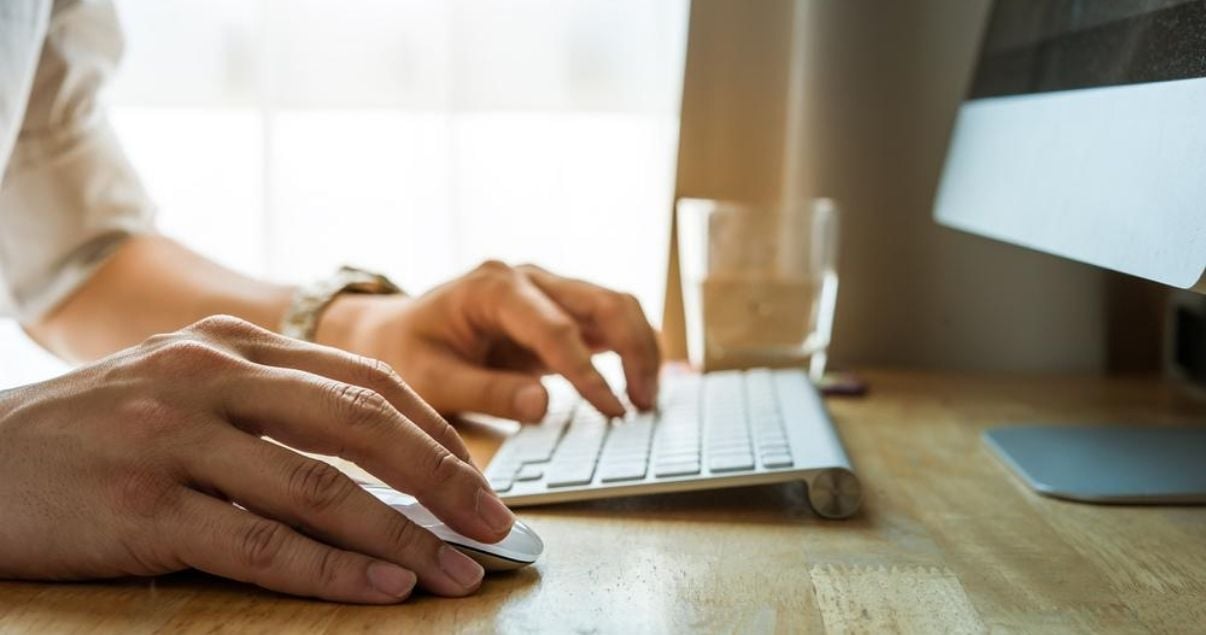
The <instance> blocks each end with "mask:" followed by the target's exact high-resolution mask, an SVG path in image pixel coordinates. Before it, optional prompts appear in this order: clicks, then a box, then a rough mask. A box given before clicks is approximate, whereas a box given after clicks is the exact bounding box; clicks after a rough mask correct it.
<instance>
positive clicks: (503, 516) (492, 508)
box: [477, 489, 515, 533]
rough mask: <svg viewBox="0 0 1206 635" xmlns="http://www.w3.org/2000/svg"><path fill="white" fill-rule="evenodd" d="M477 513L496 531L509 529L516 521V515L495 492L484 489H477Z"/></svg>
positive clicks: (500, 531)
mask: <svg viewBox="0 0 1206 635" xmlns="http://www.w3.org/2000/svg"><path fill="white" fill-rule="evenodd" d="M477 515H478V516H479V517H480V518H481V519H482V521H483V522H485V523H486V526H487V527H489V528H490V529H491V530H493V531H494V532H495V533H502V532H504V531H509V530H510V529H511V525H513V524H514V523H515V515H514V514H512V513H511V510H509V509H507V506H506V505H504V504H503V502H502V501H500V500H498V497H496V496H495V495H494V494H493V493H491V492H488V491H486V490H484V489H481V490H478V491H477Z"/></svg>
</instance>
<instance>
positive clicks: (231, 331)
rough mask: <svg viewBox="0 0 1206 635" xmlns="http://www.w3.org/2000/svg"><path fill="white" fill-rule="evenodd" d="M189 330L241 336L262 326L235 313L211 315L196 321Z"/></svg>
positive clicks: (224, 335) (220, 335) (217, 334)
mask: <svg viewBox="0 0 1206 635" xmlns="http://www.w3.org/2000/svg"><path fill="white" fill-rule="evenodd" d="M188 328H189V330H192V331H195V332H198V333H204V334H206V335H213V336H217V337H232V336H233V337H239V336H244V335H248V334H251V333H256V332H259V330H260V328H259V327H257V326H255V325H254V324H252V323H251V322H248V321H247V320H243V319H240V318H237V317H235V316H233V315H211V316H209V317H206V318H202V319H200V320H198V321H197V322H194V323H193V324H192V326H189V327H188Z"/></svg>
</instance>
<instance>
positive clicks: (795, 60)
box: [664, 0, 1160, 371]
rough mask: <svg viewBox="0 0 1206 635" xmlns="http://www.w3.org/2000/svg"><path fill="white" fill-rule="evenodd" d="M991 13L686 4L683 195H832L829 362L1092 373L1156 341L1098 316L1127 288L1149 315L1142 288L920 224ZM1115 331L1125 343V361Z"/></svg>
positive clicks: (818, 3) (969, 0)
mask: <svg viewBox="0 0 1206 635" xmlns="http://www.w3.org/2000/svg"><path fill="white" fill-rule="evenodd" d="M987 10H988V2H987V1H986V0H896V1H894V2H876V1H873V0H759V1H758V2H745V1H741V0H695V1H694V2H693V6H692V10H691V24H690V32H689V35H688V51H687V61H686V75H685V80H684V88H683V105H682V129H681V133H680V149H679V164H678V187H677V191H678V195H679V196H705V197H727V198H736V199H739V200H762V201H770V200H778V198H779V197H780V196H782V195H783V194H785V193H786V194H787V195H789V196H795V195H801V196H814V195H824V196H832V197H833V198H835V199H836V200H837V201H838V202H839V204H840V205H841V206H842V209H843V235H842V244H841V249H842V251H841V257H840V270H839V272H840V275H841V290H840V292H839V294H838V309H837V313H838V314H837V320H836V327H835V333H834V344H833V355H832V359H833V364H834V365H836V366H842V365H858V366H868V365H881V366H884V365H886V366H912V367H925V368H949V369H967V370H1005V371H1037V370H1042V371H1097V370H1104V369H1105V368H1106V366H1107V363H1109V364H1111V365H1112V366H1114V367H1122V368H1126V367H1128V362H1127V360H1132V362H1131V363H1130V366H1135V365H1136V363H1137V362H1134V360H1151V359H1156V358H1155V357H1154V355H1155V354H1156V353H1155V351H1158V347H1159V334H1158V333H1156V332H1151V333H1148V332H1146V331H1144V330H1142V328H1140V327H1144V328H1146V327H1150V326H1152V324H1138V323H1137V322H1136V323H1135V324H1131V323H1129V322H1128V323H1127V324H1122V325H1119V324H1117V323H1111V321H1110V320H1109V319H1107V316H1108V315H1109V313H1108V311H1107V307H1109V306H1112V305H1113V306H1132V303H1130V302H1128V301H1127V298H1130V297H1132V296H1136V295H1137V296H1140V297H1143V298H1146V301H1147V302H1148V306H1155V307H1156V309H1155V310H1149V311H1139V312H1138V313H1140V314H1142V315H1145V316H1146V317H1147V318H1149V322H1152V323H1153V324H1158V322H1159V319H1160V318H1159V310H1158V307H1159V298H1158V297H1154V296H1153V294H1152V290H1151V289H1150V287H1147V286H1144V285H1136V284H1134V283H1127V282H1120V281H1119V280H1118V279H1117V277H1116V276H1113V274H1107V273H1105V272H1102V271H1099V270H1095V269H1093V268H1090V267H1088V266H1084V265H1080V264H1077V263H1073V262H1069V261H1066V260H1061V259H1058V258H1055V257H1053V256H1048V255H1045V254H1041V253H1035V252H1031V251H1027V250H1025V249H1021V248H1018V247H1013V246H1010V245H1006V244H1001V243H997V242H994V241H990V240H988V239H984V238H980V237H977V236H971V235H967V234H962V233H959V232H956V231H953V230H949V229H945V228H942V227H939V226H938V225H936V224H935V223H934V221H933V220H932V217H931V211H932V203H933V197H934V192H935V189H936V186H937V183H938V179H939V177H940V175H941V171H942V163H943V158H944V153H945V148H946V143H947V139H948V136H949V133H950V129H951V124H952V122H953V119H954V115H955V112H956V109H957V107H958V104H959V101H960V98H961V96H962V95H963V92H964V88H965V85H966V82H967V81H968V79H969V77H970V73H971V69H972V65H973V63H974V58H975V55H976V53H977V48H978V40H979V36H980V32H981V29H982V27H983V22H984V20H985V18H986V15H987ZM671 260H672V262H671V270H670V276H669V279H670V282H671V285H670V286H669V289H670V293H668V298H667V313H666V316H665V319H664V324H665V325H666V328H667V335H668V344H669V348H670V352H671V353H672V354H675V353H681V348H679V347H680V346H681V334H680V332H679V330H678V329H679V327H680V325H681V321H680V320H681V302H680V301H679V299H678V298H677V297H675V296H676V292H677V283H678V280H677V275H676V272H675V262H674V255H673V254H672V257H671ZM1135 314H1136V312H1135V311H1133V310H1132V311H1130V312H1129V314H1128V315H1127V316H1126V318H1125V319H1127V320H1137V318H1135ZM1139 321H1142V320H1139ZM1131 326H1135V327H1136V329H1138V330H1134V329H1131V328H1130V327H1131ZM1112 339H1114V340H1117V341H1121V342H1124V343H1125V344H1126V345H1127V346H1129V347H1130V348H1129V349H1128V352H1126V356H1125V357H1126V359H1124V360H1123V361H1122V362H1121V363H1118V360H1117V359H1116V358H1117V355H1113V356H1112V355H1111V354H1110V351H1111V346H1110V345H1109V343H1110V341H1111V340H1112ZM1144 363H1146V361H1145V362H1144Z"/></svg>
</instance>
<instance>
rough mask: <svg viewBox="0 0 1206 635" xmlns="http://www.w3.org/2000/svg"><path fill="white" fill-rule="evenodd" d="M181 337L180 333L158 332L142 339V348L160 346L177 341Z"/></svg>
mask: <svg viewBox="0 0 1206 635" xmlns="http://www.w3.org/2000/svg"><path fill="white" fill-rule="evenodd" d="M179 337H180V335H179V334H178V333H156V334H155V335H152V336H150V337H148V338H147V339H145V340H143V341H142V348H159V347H160V346H164V345H166V344H168V343H169V342H174V341H176V339H178V338H179Z"/></svg>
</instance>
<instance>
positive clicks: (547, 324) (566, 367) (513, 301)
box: [498, 276, 625, 417]
mask: <svg viewBox="0 0 1206 635" xmlns="http://www.w3.org/2000/svg"><path fill="white" fill-rule="evenodd" d="M498 320H499V323H500V326H501V327H502V329H503V331H505V332H506V333H507V334H508V335H510V336H511V337H513V338H514V339H515V340H516V341H517V342H519V343H520V344H522V345H523V346H526V347H528V348H530V349H531V350H533V351H534V352H535V353H536V354H537V355H538V356H539V357H540V359H541V361H543V362H544V363H545V364H546V365H548V367H549V369H551V370H553V371H554V372H557V373H560V374H561V375H563V376H564V377H565V378H566V379H568V380H569V381H570V383H571V384H573V386H574V388H575V389H577V390H578V392H579V393H580V394H581V395H582V396H583V397H584V398H585V399H586V400H587V401H589V402H590V404H591V405H592V406H594V407H595V408H597V409H598V410H599V412H601V413H603V414H604V415H607V416H609V417H622V416H624V410H625V409H624V404H622V403H620V400H619V398H617V397H616V395H615V393H614V392H613V391H612V389H611V386H609V385H608V384H607V380H606V379H603V375H601V374H600V373H599V371H598V369H596V368H595V365H594V364H593V363H592V362H591V352H590V349H589V348H588V347H587V346H586V342H585V341H583V339H582V333H581V331H580V330H579V327H578V324H577V323H576V322H575V321H574V319H573V318H572V317H570V316H569V315H568V314H566V313H565V311H563V310H562V309H561V308H560V307H558V306H557V304H556V303H555V302H553V301H552V300H551V299H549V297H548V296H546V295H545V294H544V292H543V291H541V290H540V289H539V288H538V287H537V286H536V285H534V284H532V283H531V282H529V281H528V280H527V279H526V278H524V277H523V276H516V277H515V280H514V282H513V284H511V285H509V286H508V293H507V295H506V296H505V297H503V298H502V299H501V302H500V304H499V307H498Z"/></svg>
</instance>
